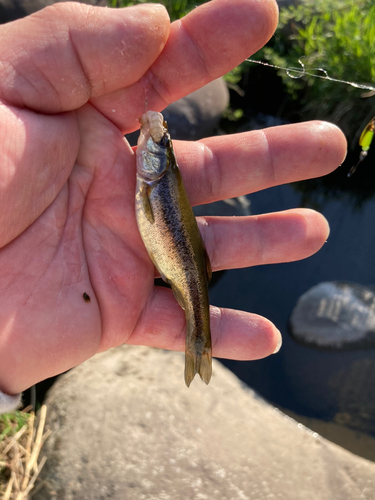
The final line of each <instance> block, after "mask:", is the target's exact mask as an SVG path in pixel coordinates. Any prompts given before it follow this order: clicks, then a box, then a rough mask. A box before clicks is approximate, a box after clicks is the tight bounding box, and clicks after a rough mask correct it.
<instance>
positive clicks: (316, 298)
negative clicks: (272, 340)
mask: <svg viewBox="0 0 375 500" xmlns="http://www.w3.org/2000/svg"><path fill="white" fill-rule="evenodd" d="M290 326H291V333H292V335H293V337H294V338H295V339H296V340H298V341H299V342H302V343H303V344H305V345H314V346H317V347H323V348H332V349H341V348H350V349H359V348H363V347H375V294H374V291H373V290H371V289H370V288H368V287H365V286H362V285H357V284H354V283H346V282H338V281H332V282H324V283H319V284H318V285H316V286H314V287H312V288H310V290H308V291H307V292H306V293H304V294H303V295H302V296H301V297H300V298H299V300H298V302H297V305H296V307H295V308H294V310H293V312H292V315H291V318H290Z"/></svg>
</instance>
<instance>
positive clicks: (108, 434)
mask: <svg viewBox="0 0 375 500" xmlns="http://www.w3.org/2000/svg"><path fill="white" fill-rule="evenodd" d="M183 366H184V357H183V355H182V354H180V353H172V352H166V351H161V350H153V349H150V348H143V347H130V346H122V347H120V348H117V349H113V350H111V351H108V352H105V353H101V354H99V355H97V356H95V357H94V358H92V359H90V360H88V361H87V362H86V363H84V364H83V365H80V366H78V367H77V368H75V369H73V370H71V371H70V372H69V373H67V374H65V375H63V376H62V377H60V379H59V380H58V381H57V382H56V384H55V385H54V386H53V387H52V389H51V390H50V393H49V395H48V397H47V400H46V404H47V405H48V421H47V426H48V427H49V428H50V429H51V430H52V435H51V436H50V437H49V438H48V440H47V442H46V444H45V446H44V448H43V451H42V454H46V455H47V457H48V460H47V462H46V465H45V467H44V469H43V471H42V479H43V480H44V482H43V486H42V488H41V489H40V490H39V491H38V492H37V493H36V494H35V496H33V500H35V499H36V500H57V499H58V500H73V499H74V500H99V499H100V500H107V499H111V500H124V499H126V500H133V499H134V500H168V499H171V500H186V499H194V500H204V499H207V500H213V499H215V498H217V499H220V500H260V499H262V500H265V499H282V500H300V499H302V498H303V499H304V500H317V499H319V500H332V499H340V500H355V499H358V500H359V499H363V500H370V499H373V498H375V479H374V478H375V464H374V463H371V462H368V461H367V460H364V459H362V458H359V457H356V456H355V455H352V454H351V453H349V452H347V451H345V450H343V449H341V448H340V447H338V446H336V445H334V444H332V443H329V442H328V441H326V440H324V439H323V438H321V437H319V436H318V435H317V434H315V433H312V432H311V431H309V430H308V429H307V428H305V427H303V426H302V425H299V424H297V423H296V422H295V421H294V420H292V419H290V418H289V417H286V416H285V415H283V414H282V413H281V412H279V411H277V410H275V409H274V408H273V407H272V406H270V405H269V404H267V403H266V402H265V401H263V400H262V399H260V398H259V397H258V396H257V395H256V394H255V393H254V392H253V391H251V390H248V389H245V388H244V387H243V385H241V383H240V381H239V380H238V379H237V378H236V377H235V376H234V375H233V374H232V373H230V372H229V371H228V370H226V369H225V368H224V367H223V366H222V365H220V363H218V362H217V361H214V373H213V379H212V381H211V383H210V385H209V386H208V387H207V386H205V385H204V384H203V383H202V382H201V381H200V380H194V382H193V384H192V386H191V387H190V389H187V388H186V387H185V385H184V382H183Z"/></svg>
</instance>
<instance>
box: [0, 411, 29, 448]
mask: <svg viewBox="0 0 375 500" xmlns="http://www.w3.org/2000/svg"><path fill="white" fill-rule="evenodd" d="M29 418H30V413H25V412H23V411H15V412H13V413H4V414H3V415H0V443H1V442H2V441H3V440H4V439H5V438H6V437H10V436H14V435H15V434H16V433H17V432H18V431H19V430H20V429H22V427H23V426H24V425H26V423H27V421H28V419H29Z"/></svg>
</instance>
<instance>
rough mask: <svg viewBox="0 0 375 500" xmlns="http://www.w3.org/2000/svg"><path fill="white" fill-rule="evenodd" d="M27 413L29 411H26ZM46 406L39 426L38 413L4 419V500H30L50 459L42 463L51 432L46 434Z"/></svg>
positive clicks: (0, 433) (0, 423)
mask: <svg viewBox="0 0 375 500" xmlns="http://www.w3.org/2000/svg"><path fill="white" fill-rule="evenodd" d="M26 410H27V409H26ZM46 411H47V409H46V406H42V407H41V409H40V413H39V418H38V425H37V426H36V425H35V422H36V420H35V415H34V413H27V412H26V411H15V412H12V413H5V414H3V415H0V498H1V499H3V500H28V499H29V498H30V492H31V490H32V489H33V488H34V485H35V482H36V481H37V479H38V476H39V473H40V471H41V469H42V467H43V465H44V463H45V461H46V457H43V458H42V459H39V456H40V451H41V449H42V446H43V443H44V441H45V439H46V438H47V437H48V435H49V432H48V431H47V432H45V431H44V425H45V421H46Z"/></svg>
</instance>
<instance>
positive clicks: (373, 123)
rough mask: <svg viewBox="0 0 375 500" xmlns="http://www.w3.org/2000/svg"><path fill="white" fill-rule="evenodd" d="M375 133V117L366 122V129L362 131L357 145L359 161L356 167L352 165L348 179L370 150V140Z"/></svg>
mask: <svg viewBox="0 0 375 500" xmlns="http://www.w3.org/2000/svg"><path fill="white" fill-rule="evenodd" d="M374 133H375V116H374V117H373V118H372V119H371V120H370V121H369V122H368V124H367V125H366V127H365V128H364V129H363V131H362V134H361V137H360V138H359V145H360V146H361V148H362V151H361V152H360V154H359V160H358V162H357V164H356V165H353V166H352V168H351V169H350V170H349V172H348V177H351V176H352V175H353V174H354V172H355V171H356V170H357V168H358V165H359V164H360V163H361V162H362V161H363V160H364V159H365V158H366V156H367V155H368V150H369V149H370V146H371V142H372V139H373V138H374Z"/></svg>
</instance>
